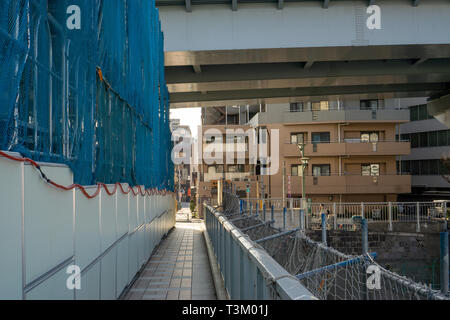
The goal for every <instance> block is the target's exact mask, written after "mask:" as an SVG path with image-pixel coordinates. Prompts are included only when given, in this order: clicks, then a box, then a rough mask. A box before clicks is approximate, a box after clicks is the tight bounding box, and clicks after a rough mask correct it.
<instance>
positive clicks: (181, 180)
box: [170, 119, 192, 202]
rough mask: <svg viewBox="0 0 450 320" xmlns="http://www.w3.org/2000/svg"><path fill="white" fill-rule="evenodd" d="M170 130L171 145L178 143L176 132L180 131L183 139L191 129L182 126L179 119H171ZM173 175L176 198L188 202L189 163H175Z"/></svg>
mask: <svg viewBox="0 0 450 320" xmlns="http://www.w3.org/2000/svg"><path fill="white" fill-rule="evenodd" d="M170 130H171V132H172V135H173V141H172V143H173V146H175V144H177V143H179V141H180V140H181V136H177V133H178V132H180V133H182V134H183V139H188V138H187V137H188V136H189V137H190V136H191V129H190V128H189V126H182V125H180V120H179V119H172V120H171V121H170ZM183 131H184V133H183ZM186 142H187V143H190V142H191V140H190V139H188V141H186ZM178 156H180V157H184V156H185V155H182V154H179V155H178ZM174 169H175V177H174V184H175V189H176V193H177V200H178V201H179V202H189V201H190V196H189V193H190V188H191V172H192V168H191V163H183V164H178V165H175V168H174Z"/></svg>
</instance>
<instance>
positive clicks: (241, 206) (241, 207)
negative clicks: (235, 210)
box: [239, 200, 244, 214]
mask: <svg viewBox="0 0 450 320" xmlns="http://www.w3.org/2000/svg"><path fill="white" fill-rule="evenodd" d="M243 207H244V202H243V201H242V200H239V213H240V214H242V211H243Z"/></svg>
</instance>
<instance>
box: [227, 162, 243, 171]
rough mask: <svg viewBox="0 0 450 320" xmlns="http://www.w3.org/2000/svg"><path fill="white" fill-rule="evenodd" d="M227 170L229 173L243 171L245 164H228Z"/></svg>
mask: <svg viewBox="0 0 450 320" xmlns="http://www.w3.org/2000/svg"><path fill="white" fill-rule="evenodd" d="M228 172H229V173H244V172H245V166H244V165H243V164H238V165H229V166H228Z"/></svg>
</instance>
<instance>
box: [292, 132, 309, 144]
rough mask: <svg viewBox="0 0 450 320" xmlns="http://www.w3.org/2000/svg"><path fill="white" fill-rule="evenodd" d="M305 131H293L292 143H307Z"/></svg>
mask: <svg viewBox="0 0 450 320" xmlns="http://www.w3.org/2000/svg"><path fill="white" fill-rule="evenodd" d="M305 136H306V134H305V133H291V143H292V144H303V143H305V142H306V141H305Z"/></svg>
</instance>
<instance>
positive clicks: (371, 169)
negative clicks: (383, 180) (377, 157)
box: [361, 163, 380, 176]
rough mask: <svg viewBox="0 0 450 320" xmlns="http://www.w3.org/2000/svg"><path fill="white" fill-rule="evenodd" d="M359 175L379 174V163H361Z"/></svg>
mask: <svg viewBox="0 0 450 320" xmlns="http://www.w3.org/2000/svg"><path fill="white" fill-rule="evenodd" d="M361 175H362V176H379V175H380V165H379V164H377V163H371V164H362V165H361Z"/></svg>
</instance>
